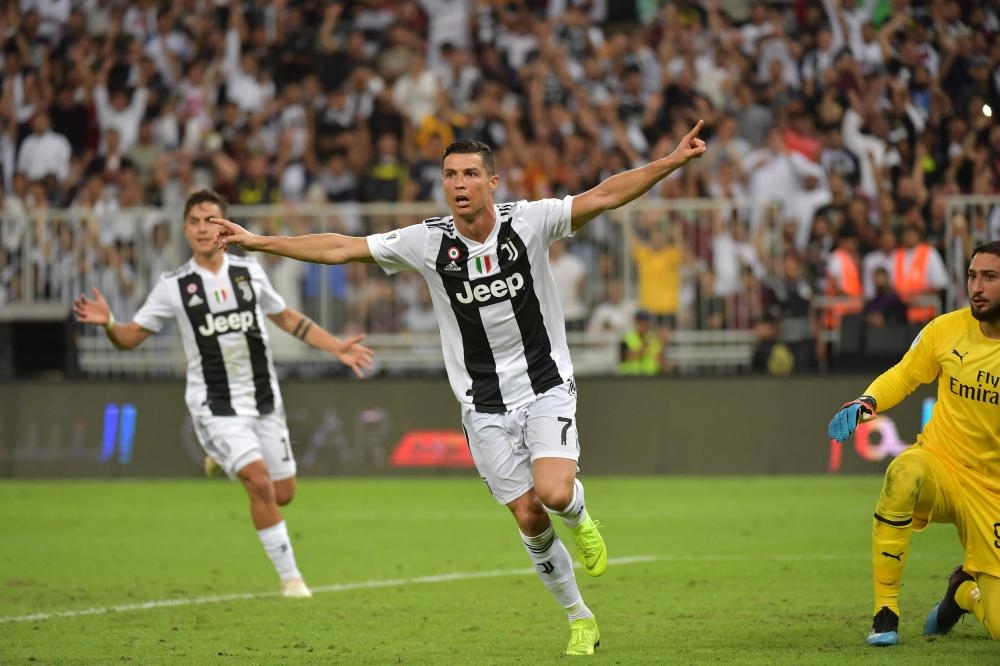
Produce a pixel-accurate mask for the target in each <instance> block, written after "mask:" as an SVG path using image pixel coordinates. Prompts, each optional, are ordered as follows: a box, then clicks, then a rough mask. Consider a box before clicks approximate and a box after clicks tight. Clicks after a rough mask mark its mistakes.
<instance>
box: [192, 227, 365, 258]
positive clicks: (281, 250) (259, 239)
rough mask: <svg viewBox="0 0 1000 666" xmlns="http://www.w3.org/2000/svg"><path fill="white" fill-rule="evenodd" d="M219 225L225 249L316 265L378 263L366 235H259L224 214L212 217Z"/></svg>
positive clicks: (221, 244) (220, 243) (219, 240)
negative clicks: (226, 218)
mask: <svg viewBox="0 0 1000 666" xmlns="http://www.w3.org/2000/svg"><path fill="white" fill-rule="evenodd" d="M208 220H209V222H212V223H214V224H217V225H219V226H220V227H222V229H221V230H220V231H219V238H218V241H217V242H218V244H219V247H221V248H222V249H223V250H224V249H226V248H227V247H229V246H231V245H236V246H239V247H241V248H243V249H244V250H247V251H250V252H266V253H268V254H276V255H278V256H281V257H288V258H290V259H298V260H299V261H308V262H311V263H314V264H346V263H348V262H351V261H355V262H362V263H367V264H372V263H375V258H374V257H372V253H371V250H370V249H368V240H367V239H366V238H364V237H363V236H344V235H343V234H332V233H327V234H306V235H304V236H259V235H257V234H255V233H252V232H250V231H247V230H246V229H244V228H243V227H241V226H240V225H238V224H236V223H235V222H231V221H229V220H224V219H222V218H221V217H210V218H208Z"/></svg>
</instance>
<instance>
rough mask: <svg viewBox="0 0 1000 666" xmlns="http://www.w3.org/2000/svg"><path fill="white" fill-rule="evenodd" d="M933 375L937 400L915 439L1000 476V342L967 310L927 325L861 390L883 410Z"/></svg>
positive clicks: (977, 468) (934, 449) (939, 318)
mask: <svg viewBox="0 0 1000 666" xmlns="http://www.w3.org/2000/svg"><path fill="white" fill-rule="evenodd" d="M934 379H937V380H938V389H937V404H935V405H934V412H933V414H932V415H931V418H930V420H929V421H928V422H927V425H926V426H925V427H924V430H923V432H922V433H921V434H920V435H919V437H918V442H919V443H920V444H921V445H923V446H925V447H926V448H927V449H929V450H932V451H934V452H936V453H941V454H944V455H945V456H946V457H948V458H951V459H952V460H953V461H954V462H955V463H958V464H959V465H963V466H965V467H969V468H973V469H975V470H977V471H979V472H981V473H983V474H985V475H987V476H988V477H991V478H993V479H1000V340H993V339H990V338H987V337H986V336H985V335H983V332H982V330H981V329H980V328H979V322H978V321H977V320H976V319H975V318H974V317H973V316H972V313H971V312H970V310H969V308H963V309H962V310H956V311H955V312H949V313H948V314H944V315H941V316H939V317H936V318H935V319H933V320H932V321H931V322H930V323H928V324H927V325H926V326H925V327H924V328H923V330H922V331H921V332H920V334H919V335H918V336H917V337H916V339H915V340H914V341H913V344H912V345H911V346H910V349H909V351H907V352H906V354H905V355H904V356H903V358H902V360H901V361H900V362H899V363H897V364H896V365H894V366H893V367H891V368H889V369H888V370H886V371H885V372H884V373H882V374H881V375H879V377H878V378H877V379H875V381H874V382H872V384H871V386H869V387H868V390H867V391H865V393H866V394H867V395H870V396H872V397H873V398H875V400H876V401H877V403H878V404H877V406H878V409H879V410H880V411H881V410H887V409H889V408H891V407H893V406H895V405H897V404H899V403H900V402H901V401H902V400H903V399H904V398H905V397H906V396H907V395H909V394H910V393H911V392H912V391H913V390H914V389H915V388H916V387H917V386H919V385H920V384H929V383H930V382H932V381H933V380H934Z"/></svg>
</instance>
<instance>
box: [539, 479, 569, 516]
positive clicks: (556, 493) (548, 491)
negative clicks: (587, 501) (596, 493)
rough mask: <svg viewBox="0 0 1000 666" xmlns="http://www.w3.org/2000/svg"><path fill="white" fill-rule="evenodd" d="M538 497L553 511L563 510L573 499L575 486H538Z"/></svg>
mask: <svg viewBox="0 0 1000 666" xmlns="http://www.w3.org/2000/svg"><path fill="white" fill-rule="evenodd" d="M536 491H537V492H538V499H539V500H541V502H542V504H544V505H545V506H547V507H548V508H549V509H551V510H553V511H562V510H563V509H565V508H566V507H567V506H569V503H570V502H572V501H573V486H572V485H569V486H568V487H555V488H536Z"/></svg>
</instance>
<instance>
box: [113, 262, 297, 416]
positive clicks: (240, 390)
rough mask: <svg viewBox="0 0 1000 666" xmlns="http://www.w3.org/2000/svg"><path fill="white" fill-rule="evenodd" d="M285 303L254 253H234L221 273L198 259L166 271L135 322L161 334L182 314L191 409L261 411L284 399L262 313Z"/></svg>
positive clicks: (194, 411)
mask: <svg viewBox="0 0 1000 666" xmlns="http://www.w3.org/2000/svg"><path fill="white" fill-rule="evenodd" d="M284 309H285V300H284V299H283V298H282V297H281V295H280V294H278V293H277V292H276V291H275V290H274V287H272V286H271V282H270V281H269V280H268V279H267V274H266V273H265V272H264V269H262V268H261V267H260V265H259V264H258V263H257V262H256V261H255V260H254V259H251V258H247V257H235V256H230V255H228V254H227V255H225V260H224V262H223V264H222V268H221V269H220V270H219V272H218V273H217V274H216V273H212V272H211V271H209V270H207V269H205V268H203V267H201V266H199V265H198V264H196V263H195V261H194V259H191V260H189V261H188V262H187V263H186V264H184V266H182V267H181V268H179V269H178V270H176V271H173V272H170V273H164V274H163V275H161V276H160V279H159V281H158V282H157V283H156V285H155V286H154V287H153V290H152V291H151V292H150V294H149V296H148V297H147V298H146V302H145V303H143V305H142V307H141V308H139V311H138V312H137V313H136V314H135V317H133V321H135V323H137V324H139V325H140V326H142V327H143V328H145V329H148V330H150V331H153V332H154V333H155V332H159V331H160V330H161V329H162V328H163V325H164V324H165V323H166V322H168V321H169V320H171V319H176V320H177V327H178V328H179V329H180V333H181V340H182V342H183V344H184V352H185V354H186V355H187V389H186V391H185V393H184V399H185V402H186V403H187V406H188V409H189V410H190V411H191V414H192V415H196V416H233V415H239V416H259V415H263V414H270V413H271V412H273V411H274V410H275V409H280V408H281V405H282V403H281V392H280V390H279V389H278V378H277V375H276V374H275V372H274V360H273V359H272V357H271V349H270V346H269V345H268V337H267V329H266V327H265V326H264V322H263V315H265V314H276V313H278V312H281V311H282V310H284Z"/></svg>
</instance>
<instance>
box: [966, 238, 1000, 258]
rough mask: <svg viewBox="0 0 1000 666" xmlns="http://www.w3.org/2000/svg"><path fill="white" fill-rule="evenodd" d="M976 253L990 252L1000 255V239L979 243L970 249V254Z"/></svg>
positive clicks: (974, 254)
mask: <svg viewBox="0 0 1000 666" xmlns="http://www.w3.org/2000/svg"><path fill="white" fill-rule="evenodd" d="M977 254H992V255H996V256H998V257H1000V240H995V241H988V242H986V243H980V244H979V245H977V246H976V247H975V248H974V249H973V250H972V256H973V257H974V256H976V255H977Z"/></svg>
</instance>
